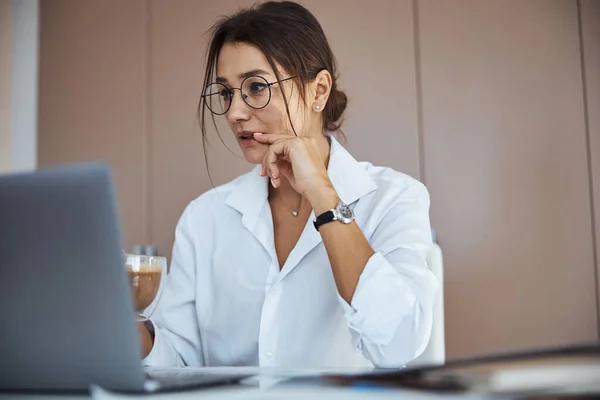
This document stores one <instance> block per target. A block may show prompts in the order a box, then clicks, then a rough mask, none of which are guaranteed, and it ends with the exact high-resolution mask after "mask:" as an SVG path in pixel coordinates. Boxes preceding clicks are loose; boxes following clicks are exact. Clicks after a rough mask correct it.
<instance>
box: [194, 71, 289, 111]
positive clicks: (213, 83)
mask: <svg viewBox="0 0 600 400" xmlns="http://www.w3.org/2000/svg"><path fill="white" fill-rule="evenodd" d="M298 77H299V75H294V76H290V77H288V78H285V79H281V80H279V81H275V82H269V81H268V80H267V79H266V78H265V77H262V76H258V75H252V76H247V77H245V78H244V80H243V81H242V83H241V84H240V87H239V88H234V87H232V88H229V87H227V86H226V85H225V84H224V83H222V82H212V83H209V84H208V85H206V87H205V88H204V91H203V92H202V96H201V97H202V99H203V100H204V104H206V107H207V108H208V109H209V110H210V112H211V113H213V114H214V115H225V114H227V112H228V111H229V110H230V109H231V104H232V103H233V98H234V96H235V94H234V93H235V92H234V90H239V91H240V95H241V96H242V100H243V101H244V104H246V105H247V106H248V107H250V108H252V109H253V110H262V109H263V108H265V107H266V106H268V105H269V103H270V102H271V86H273V85H275V84H277V83H282V82H285V81H289V80H290V79H295V78H298ZM250 78H260V79H262V80H264V81H265V82H266V83H267V88H268V89H269V99H268V100H267V102H266V104H265V105H264V106H262V107H253V106H251V105H250V104H248V102H247V101H246V99H245V98H244V92H242V87H243V86H244V82H246V81H247V80H248V79H250ZM212 85H221V86H224V87H225V88H226V89H227V90H229V91H230V92H231V101H230V102H229V105H228V106H227V109H226V110H225V111H223V113H221V114H219V113H216V112H214V111H213V110H212V109H211V108H210V106H209V105H208V102H207V101H206V97H207V96H214V94H210V95H209V94H206V90H207V89H208V88H209V87H211V86H212ZM215 94H219V93H215ZM247 96H248V95H246V97H247Z"/></svg>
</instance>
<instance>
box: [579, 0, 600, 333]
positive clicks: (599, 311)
mask: <svg viewBox="0 0 600 400" xmlns="http://www.w3.org/2000/svg"><path fill="white" fill-rule="evenodd" d="M576 4H577V26H578V31H579V32H578V33H579V57H580V60H579V62H580V65H581V86H582V94H583V119H584V126H585V144H586V157H587V169H588V188H589V201H590V215H591V220H592V221H591V222H592V223H591V228H592V232H591V233H592V254H593V262H594V265H593V268H594V290H595V298H596V304H595V305H596V330H597V335H598V337H600V293H599V292H598V289H599V288H598V251H597V247H596V243H597V241H596V235H597V233H596V218H595V217H596V209H595V205H594V200H595V199H594V175H593V173H594V171H593V168H592V150H591V137H590V120H589V108H588V94H587V79H586V69H585V50H584V47H583V19H582V14H581V0H577V3H576Z"/></svg>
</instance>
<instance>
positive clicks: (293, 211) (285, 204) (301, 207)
mask: <svg viewBox="0 0 600 400" xmlns="http://www.w3.org/2000/svg"><path fill="white" fill-rule="evenodd" d="M303 200H304V197H302V199H301V200H300V208H298V209H297V210H293V209H292V208H291V207H290V206H289V205H288V204H287V203H286V202H285V201H283V198H282V199H281V202H282V203H283V205H284V206H285V208H287V209H288V211H289V212H291V213H292V215H293V216H294V217H297V216H298V212H299V211H300V210H302V209H303V208H304V207H306V206H307V205H308V201H307V202H306V203H304V205H302V201H303Z"/></svg>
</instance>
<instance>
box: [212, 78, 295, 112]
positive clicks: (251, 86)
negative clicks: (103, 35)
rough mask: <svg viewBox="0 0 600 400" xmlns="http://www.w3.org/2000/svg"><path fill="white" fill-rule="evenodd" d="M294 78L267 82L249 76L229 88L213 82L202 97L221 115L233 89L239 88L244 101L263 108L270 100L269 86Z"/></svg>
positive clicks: (251, 105)
mask: <svg viewBox="0 0 600 400" xmlns="http://www.w3.org/2000/svg"><path fill="white" fill-rule="evenodd" d="M294 78H296V76H292V77H289V78H285V79H282V80H280V81H276V82H268V81H267V80H266V79H265V78H263V77H262V76H249V77H247V78H245V79H244V80H243V81H242V85H241V87H239V88H229V87H227V86H225V85H224V84H223V83H220V82H214V83H211V84H209V85H208V86H207V87H206V88H205V89H204V93H203V94H202V98H203V99H204V102H205V103H206V106H207V107H208V109H209V110H210V111H211V112H212V113H213V114H216V115H223V114H225V113H227V111H229V108H231V102H232V101H233V96H234V93H235V92H234V90H239V91H240V93H241V95H242V99H243V100H244V103H246V104H247V105H248V106H249V107H251V108H254V109H255V110H260V109H261V108H265V107H266V106H267V105H268V104H269V102H270V101H271V86H273V85H275V84H277V83H281V82H285V81H287V80H290V79H294Z"/></svg>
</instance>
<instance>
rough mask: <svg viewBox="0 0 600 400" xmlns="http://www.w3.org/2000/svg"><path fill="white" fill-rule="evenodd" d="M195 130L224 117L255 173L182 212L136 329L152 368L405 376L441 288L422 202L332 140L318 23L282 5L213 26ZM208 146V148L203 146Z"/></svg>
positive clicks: (327, 61)
mask: <svg viewBox="0 0 600 400" xmlns="http://www.w3.org/2000/svg"><path fill="white" fill-rule="evenodd" d="M207 61H208V63H207V67H206V75H205V81H204V82H205V88H206V89H205V90H204V93H203V95H202V99H201V102H200V110H199V111H200V114H201V117H202V131H203V135H206V129H205V118H206V115H205V114H207V113H213V114H215V115H218V116H223V117H224V118H226V120H227V123H228V124H229V127H230V128H231V131H232V132H233V135H234V136H235V138H236V139H237V140H238V141H239V144H240V147H241V149H242V152H243V154H244V157H245V159H246V160H247V161H248V162H249V163H251V164H255V165H256V167H255V168H254V169H253V170H252V171H251V172H249V173H247V174H245V175H242V176H240V177H238V178H237V179H235V180H233V181H232V182H229V183H227V184H225V185H223V186H220V187H218V188H216V189H215V190H210V191H208V192H207V193H205V194H203V195H202V196H200V197H198V198H197V199H196V200H194V201H192V202H191V203H190V204H189V205H188V207H187V208H186V209H185V211H184V212H183V215H182V217H181V219H180V221H179V223H178V226H177V230H176V237H175V245H174V250H173V260H172V264H171V270H170V274H169V278H168V281H167V285H166V287H165V290H164V293H163V296H162V298H161V301H160V305H159V309H158V310H157V312H156V313H155V318H154V319H153V321H152V324H146V325H140V334H141V336H142V340H143V346H144V352H145V354H146V358H145V360H144V362H145V363H146V364H147V365H162V366H184V365H206V366H219V365H260V366H278V367H293V368H302V367H314V368H317V367H348V366H370V365H375V366H379V367H397V366H402V365H403V364H405V363H407V362H408V361H410V360H411V359H413V358H415V357H416V356H417V355H419V354H420V353H421V352H422V351H423V350H424V348H425V346H426V344H427V341H428V338H429V334H430V331H431V324H432V307H433V301H434V294H435V291H436V287H437V283H436V281H435V278H434V277H433V275H432V274H431V273H430V272H429V271H428V269H427V266H426V263H425V258H426V254H427V252H428V250H429V248H430V245H431V235H430V226H429V216H428V208H429V197H428V193H427V191H426V189H425V187H424V186H423V185H422V184H420V183H419V182H417V181H415V180H413V179H411V178H410V177H408V176H406V175H403V174H401V173H399V172H396V171H394V170H391V169H389V168H382V167H375V166H373V165H371V164H368V163H359V162H357V161H356V160H354V158H352V156H351V155H350V154H349V153H348V152H347V151H346V150H345V149H344V148H343V147H341V146H340V144H339V143H338V142H337V141H336V140H335V139H334V138H333V137H332V136H330V135H329V134H328V132H332V131H336V130H338V129H339V121H340V118H341V116H342V113H343V111H344V109H345V107H346V96H345V94H344V93H343V92H341V91H340V90H339V89H338V87H337V79H336V78H337V76H336V74H337V69H336V64H335V61H334V57H333V54H332V52H331V49H330V48H329V45H328V43H327V39H326V38H325V35H324V33H323V30H322V29H321V26H320V25H319V23H318V21H317V20H316V19H315V17H314V16H313V15H312V14H311V13H310V12H309V11H308V10H306V9H305V8H303V7H302V6H300V5H298V4H296V3H292V2H269V3H263V4H260V5H258V6H256V7H253V8H250V9H246V10H242V11H239V12H238V13H236V14H235V15H233V16H231V17H228V18H225V19H223V20H221V21H220V22H219V23H218V24H216V25H215V26H214V27H213V35H212V38H211V42H210V46H209V51H208V60H207ZM205 137H206V136H205Z"/></svg>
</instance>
